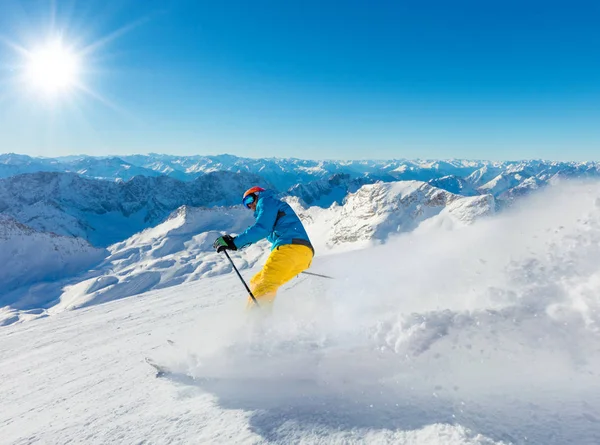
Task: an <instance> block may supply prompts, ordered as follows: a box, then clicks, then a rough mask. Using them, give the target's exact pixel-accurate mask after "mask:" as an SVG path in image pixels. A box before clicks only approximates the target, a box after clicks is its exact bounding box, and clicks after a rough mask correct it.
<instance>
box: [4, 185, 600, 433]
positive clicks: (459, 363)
mask: <svg viewBox="0 0 600 445" xmlns="http://www.w3.org/2000/svg"><path fill="white" fill-rule="evenodd" d="M598 264H600V187H599V186H598V185H596V184H588V185H579V186H570V187H566V188H564V189H562V190H551V191H548V192H545V193H542V194H540V195H537V196H535V197H531V198H529V199H527V200H524V201H523V202H522V204H521V206H520V208H515V209H513V210H512V211H509V212H507V213H505V214H503V215H499V216H497V217H495V218H492V219H489V220H487V221H480V222H478V223H477V224H475V225H473V226H470V227H465V228H462V229H458V230H454V231H453V232H451V235H450V232H446V231H440V230H433V229H431V228H429V229H427V230H426V228H423V230H417V232H415V233H413V234H409V235H402V236H399V237H397V238H395V239H392V240H390V241H389V242H388V243H387V244H386V245H383V246H379V247H375V248H370V249H366V250H362V251H353V252H346V253H343V254H339V255H330V256H325V257H320V258H316V259H315V261H314V265H313V271H315V272H316V271H318V272H321V273H325V274H329V275H332V276H335V277H338V278H337V279H336V280H322V279H319V278H316V277H307V276H301V277H300V278H298V279H296V280H294V281H293V282H291V283H290V284H289V285H287V286H286V288H285V289H284V290H283V291H282V293H281V295H280V297H279V299H278V302H277V306H276V310H275V313H274V315H273V317H272V318H271V319H267V320H260V319H259V320H256V319H255V317H253V316H252V315H251V314H250V315H248V314H244V313H243V311H242V308H243V306H244V304H245V301H244V299H245V297H244V291H243V288H242V286H241V283H239V281H238V279H237V277H236V276H234V275H233V274H227V275H223V276H218V277H213V278H210V279H204V280H201V281H198V282H194V283H186V284H183V285H179V286H175V287H171V288H168V289H162V290H154V291H151V292H147V293H144V294H141V295H138V296H136V297H132V298H126V299H121V300H118V301H112V302H109V303H106V304H102V305H98V306H93V307H85V308H83V309H79V310H77V311H67V312H62V313H60V314H57V315H55V316H53V317H48V318H44V319H40V320H36V321H34V322H28V323H23V324H18V325H11V326H8V327H5V328H2V334H3V341H2V342H1V343H0V433H1V437H2V441H3V442H6V443H15V444H25V443H36V442H41V443H69V442H73V443H108V442H113V443H156V444H163V443H249V444H250V443H252V444H254V443H282V444H284V443H339V444H347V443H400V444H434V445H435V444H500V443H504V444H508V443H514V444H540V445H542V444H543V445H550V444H586V445H587V444H589V445H592V444H598V443H600V415H599V414H598V413H599V412H600V385H599V384H598V382H599V381H600V379H599V377H600V376H599V372H600V371H599V370H600V341H599V340H600V329H599V321H600V311H599V309H600V297H599V293H600V269H599V268H598ZM254 270H256V269H254ZM251 272H252V271H244V275H245V276H246V277H249V276H250V274H251ZM167 339H172V340H174V343H175V344H174V346H172V345H169V344H167V342H166V340H167ZM146 356H150V357H152V358H153V359H155V360H156V361H157V362H159V363H164V364H165V365H167V366H169V367H171V368H172V369H174V370H175V371H176V374H175V375H174V376H171V377H169V378H159V379H156V378H154V370H153V369H152V368H151V367H150V366H148V364H146V363H144V357H146Z"/></svg>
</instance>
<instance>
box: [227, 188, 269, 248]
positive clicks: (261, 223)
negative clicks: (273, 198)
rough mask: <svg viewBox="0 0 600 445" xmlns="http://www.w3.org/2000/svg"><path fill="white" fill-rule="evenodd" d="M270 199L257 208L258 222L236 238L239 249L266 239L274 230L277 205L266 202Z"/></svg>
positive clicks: (259, 203)
mask: <svg viewBox="0 0 600 445" xmlns="http://www.w3.org/2000/svg"><path fill="white" fill-rule="evenodd" d="M267 199H268V198H265V199H261V200H260V201H259V202H258V204H257V208H256V222H255V223H254V225H253V226H251V227H248V228H247V229H246V230H245V231H244V232H243V233H241V234H240V235H239V236H237V237H235V239H234V244H235V246H236V247H237V248H238V249H241V248H242V247H244V246H247V245H249V244H253V243H255V242H257V241H260V240H261V239H263V238H266V237H267V236H268V235H269V234H270V233H271V232H272V230H273V226H274V225H275V220H276V219H277V205H276V203H274V202H273V203H269V202H265V201H267Z"/></svg>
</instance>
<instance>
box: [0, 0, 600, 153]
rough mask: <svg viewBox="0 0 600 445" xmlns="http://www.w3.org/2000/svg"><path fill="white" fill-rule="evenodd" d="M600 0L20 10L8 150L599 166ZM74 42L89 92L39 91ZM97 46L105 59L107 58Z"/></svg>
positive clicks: (9, 84) (83, 4) (2, 118)
mask: <svg viewBox="0 0 600 445" xmlns="http://www.w3.org/2000/svg"><path fill="white" fill-rule="evenodd" d="M598 23H600V2H597V1H587V2H583V1H577V0H574V1H569V2H566V1H564V2H552V1H544V2H540V1H528V2H526V1H512V0H505V1H493V0H490V1H481V0H477V1H460V0H458V1H432V0H430V1H427V0H424V1H401V0H395V1H375V2H367V1H354V0H346V1H336V2H331V1H330V2H327V1H324V0H320V1H315V0H304V1H291V0H290V1H281V0H278V1H275V0H272V1H263V0H254V1H237V0H231V1H227V2H218V1H210V2H208V1H200V0H194V1H192V0H160V1H159V0H145V1H133V0H128V1H124V0H118V1H117V0H104V1H98V0H86V1H83V0H79V1H74V0H55V1H51V0H43V1H42V0H21V1H16V0H3V1H2V2H0V38H1V39H2V40H1V42H0V152H9V151H14V152H18V153H26V154H31V155H41V156H57V155H65V154H79V153H86V154H92V155H106V154H129V153H147V152H151V151H152V152H161V153H172V154H182V155H185V154H218V153H231V154H236V155H240V156H249V157H265V156H279V157H299V158H317V159H322V158H336V159H349V158H352V159H364V158H403V157H406V158H417V157H419V158H477V159H524V158H544V159H557V160H583V159H594V160H600V26H598ZM56 35H61V36H62V40H63V42H65V43H68V44H69V45H73V46H74V47H75V48H76V49H77V51H82V50H83V49H84V48H88V49H89V50H88V51H87V52H86V53H85V56H82V68H81V71H82V72H81V75H80V79H79V81H80V83H81V85H83V86H84V87H85V89H86V90H87V92H84V91H81V90H79V89H74V90H72V91H70V92H69V93H68V94H63V95H62V96H61V95H57V96H56V97H53V98H52V99H48V98H44V97H39V94H38V95H36V94H35V93H34V92H32V91H30V90H29V89H28V88H27V85H24V82H23V80H22V78H23V76H22V71H23V61H22V59H23V56H22V54H20V52H19V51H18V50H16V49H15V48H16V47H17V48H24V49H29V48H32V47H34V46H35V45H39V44H40V43H41V42H44V41H45V40H47V39H49V38H51V37H53V36H56ZM90 46H91V48H90Z"/></svg>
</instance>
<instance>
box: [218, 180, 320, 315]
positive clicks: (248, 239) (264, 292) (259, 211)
mask: <svg viewBox="0 0 600 445" xmlns="http://www.w3.org/2000/svg"><path fill="white" fill-rule="evenodd" d="M242 202H243V204H244V206H246V207H247V208H249V209H251V210H252V211H254V218H255V219H256V222H255V223H254V225H252V226H251V227H249V228H248V229H246V231H244V232H243V233H242V234H240V235H238V236H237V237H233V236H231V235H224V236H221V237H219V238H217V239H216V240H215V242H214V244H213V247H214V248H215V249H216V250H217V252H219V253H220V252H222V251H224V250H238V249H242V248H244V247H246V246H249V245H250V244H253V243H256V242H257V241H260V240H261V239H263V238H265V237H266V238H267V239H268V240H269V241H271V243H272V247H271V254H270V255H269V258H267V261H266V262H265V265H264V266H263V268H262V270H261V271H260V272H258V273H257V274H256V275H254V277H252V280H250V289H251V290H252V294H253V295H254V297H255V298H256V299H257V301H258V303H259V305H260V307H261V308H265V309H267V310H268V311H270V310H271V309H272V305H273V302H274V301H275V296H276V294H277V289H278V288H279V287H280V286H281V285H283V284H285V283H287V282H288V281H289V280H291V279H292V278H294V277H295V276H296V275H298V274H299V273H300V272H302V271H304V270H306V269H308V268H309V267H310V263H311V262H312V259H313V256H314V248H313V246H312V244H311V242H310V239H309V238H308V235H307V233H306V230H304V226H303V225H302V222H301V221H300V218H298V215H296V213H295V212H294V211H293V210H292V208H291V207H290V206H289V204H287V203H286V202H283V201H281V200H279V199H277V198H276V197H275V196H274V192H272V191H271V190H265V189H263V188H262V187H258V186H256V187H252V188H250V189H248V190H247V191H246V193H244V196H243V198H242ZM247 307H248V308H253V307H256V305H255V304H254V302H253V301H252V299H251V298H250V297H248V305H247Z"/></svg>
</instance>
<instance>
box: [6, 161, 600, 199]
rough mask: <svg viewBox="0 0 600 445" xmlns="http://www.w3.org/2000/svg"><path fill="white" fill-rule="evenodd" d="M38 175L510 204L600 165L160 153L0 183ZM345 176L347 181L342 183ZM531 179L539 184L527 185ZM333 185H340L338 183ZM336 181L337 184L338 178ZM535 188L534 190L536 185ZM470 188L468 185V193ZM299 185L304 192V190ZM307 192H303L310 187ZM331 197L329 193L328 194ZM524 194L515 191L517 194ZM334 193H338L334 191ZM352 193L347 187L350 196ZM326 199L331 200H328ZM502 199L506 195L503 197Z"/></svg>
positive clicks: (32, 167)
mask: <svg viewBox="0 0 600 445" xmlns="http://www.w3.org/2000/svg"><path fill="white" fill-rule="evenodd" d="M36 171H48V172H54V171H59V172H72V173H77V174H79V175H80V176H83V177H86V178H92V179H108V180H117V181H123V180H129V179H131V178H133V177H134V176H136V175H143V176H158V175H164V176H169V177H171V178H174V179H178V180H181V181H193V180H195V179H197V178H199V177H201V176H203V175H205V174H207V173H214V172H217V171H228V172H234V173H250V174H255V175H259V176H260V177H262V178H263V179H264V180H265V181H266V182H269V183H270V184H272V186H273V187H274V188H275V189H276V190H278V191H280V192H285V191H288V190H289V189H292V188H293V189H294V190H293V191H292V194H294V195H295V196H300V197H302V196H301V195H304V196H306V197H307V198H308V199H309V200H310V199H313V200H316V201H318V200H319V199H320V198H319V196H320V195H323V196H324V198H323V202H322V203H321V204H319V205H322V206H327V204H328V203H329V204H331V203H332V202H334V201H335V202H338V203H341V199H342V198H341V197H340V195H341V193H342V192H343V188H344V187H343V186H342V187H338V186H334V187H332V186H331V185H327V184H326V183H327V182H328V181H330V180H332V178H340V177H347V178H348V179H345V180H344V181H352V180H356V181H359V182H360V181H362V184H366V183H372V182H375V181H376V180H379V181H383V182H394V181H399V180H416V181H424V182H428V181H431V183H432V184H433V185H435V186H437V187H441V188H444V189H445V190H447V191H450V192H452V193H459V194H462V195H464V196H471V195H474V194H477V193H478V192H477V190H478V191H479V193H491V194H492V195H494V197H496V198H499V200H500V201H504V202H505V203H506V202H511V200H512V199H513V198H514V197H515V196H522V195H523V194H524V193H526V192H527V191H528V190H533V189H535V188H536V187H543V186H545V185H547V184H548V183H549V181H550V180H551V178H553V177H557V176H558V177H562V178H567V177H568V178H577V177H599V176H600V164H598V163H596V162H554V161H540V160H529V161H506V162H504V161H503V162H491V161H471V160H456V159H452V160H407V159H393V160H362V161H343V160H326V161H317V160H304V159H295V158H287V159H285V158H259V159H254V158H242V157H237V156H233V155H227V154H224V155H215V156H173V155H162V154H147V155H129V156H120V157H94V156H68V157H59V158H32V157H29V156H24V155H15V154H6V155H0V178H2V177H8V176H12V175H16V174H19V173H32V172H36ZM339 175H342V176H339ZM529 178H535V179H534V180H532V181H530V182H529V183H528V184H523V183H524V182H525V181H527V180H528V179H529ZM333 180H335V179H333ZM338 180H339V179H338ZM533 183H535V185H536V187H534V188H532V187H531V185H532V184H533ZM469 185H470V186H469ZM299 186H300V187H299ZM302 186H306V187H305V188H304V187H302ZM330 187H331V189H330V190H326V189H327V188H330ZM515 187H519V189H518V190H515V191H514V192H511V189H512V188H515ZM333 188H335V191H334V190H333ZM354 189H355V187H353V186H350V187H349V190H350V191H353V190H354ZM327 195H329V196H327ZM501 195H502V196H501Z"/></svg>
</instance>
